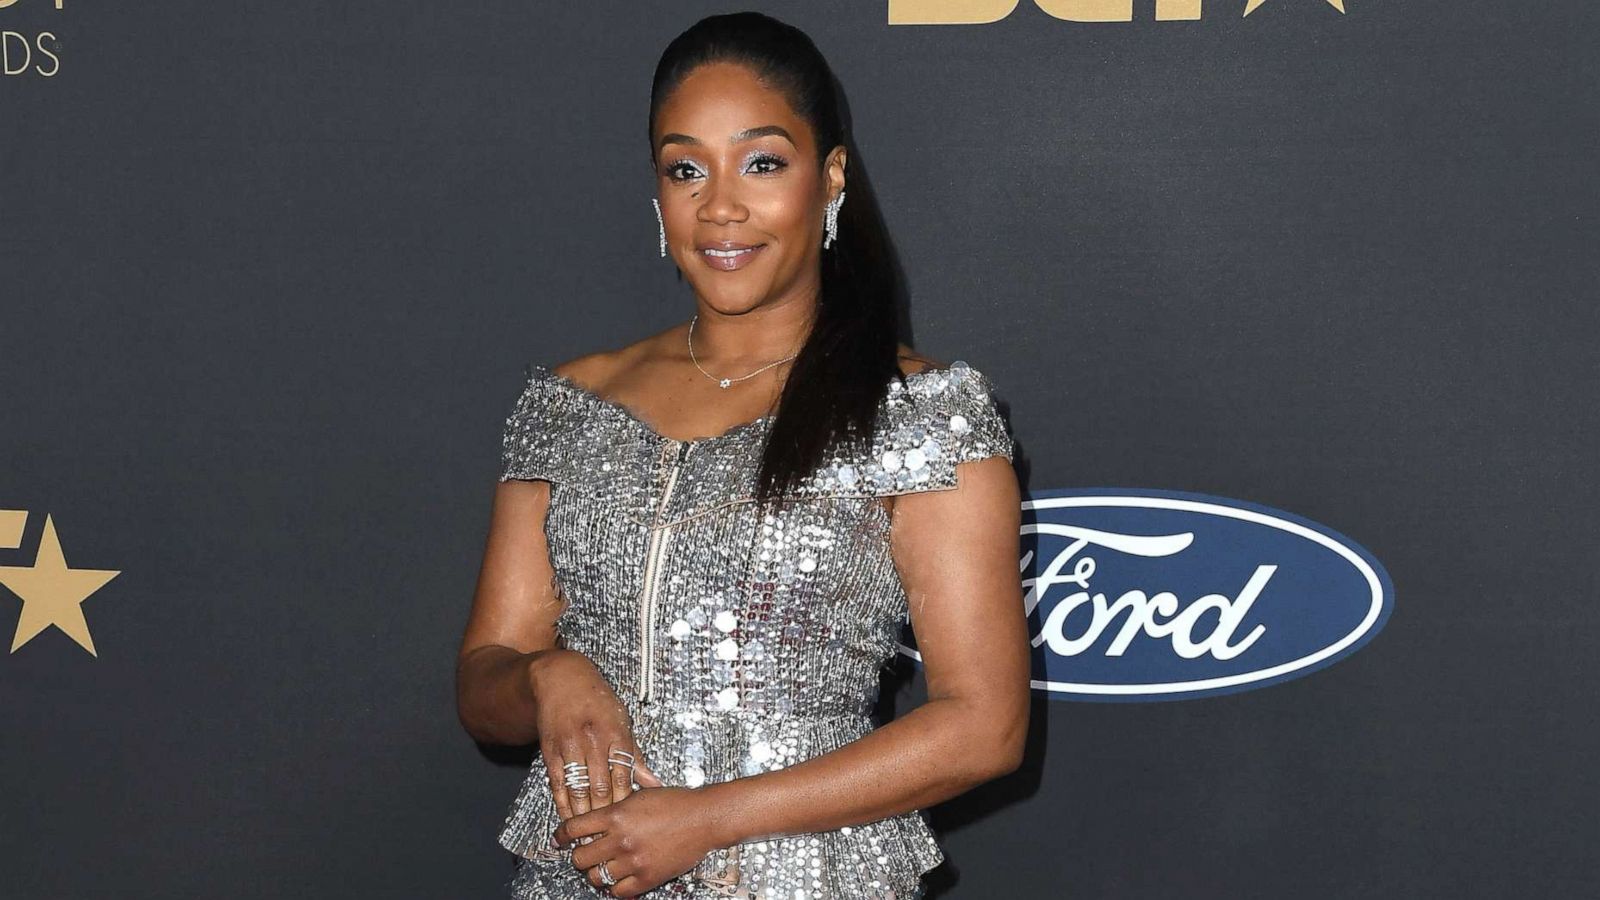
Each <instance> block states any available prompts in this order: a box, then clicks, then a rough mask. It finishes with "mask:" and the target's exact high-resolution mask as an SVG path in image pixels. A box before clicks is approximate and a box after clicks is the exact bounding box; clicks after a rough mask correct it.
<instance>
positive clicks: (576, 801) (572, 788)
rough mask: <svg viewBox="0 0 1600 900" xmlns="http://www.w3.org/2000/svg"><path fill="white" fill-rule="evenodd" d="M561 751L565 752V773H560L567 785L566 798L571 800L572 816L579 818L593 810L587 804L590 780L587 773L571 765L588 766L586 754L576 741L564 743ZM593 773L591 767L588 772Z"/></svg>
mask: <svg viewBox="0 0 1600 900" xmlns="http://www.w3.org/2000/svg"><path fill="white" fill-rule="evenodd" d="M562 750H564V751H565V755H566V763H565V771H563V772H562V773H561V778H562V782H563V783H564V784H566V785H567V797H568V798H570V799H571V800H572V814H573V815H575V816H581V815H583V814H584V813H586V812H588V811H589V810H590V809H593V808H594V807H593V806H592V805H591V804H590V802H589V784H588V782H589V781H590V780H591V779H589V777H588V772H585V771H584V770H583V769H580V768H576V767H574V766H573V765H572V764H573V763H574V762H576V763H581V764H583V765H588V754H587V752H586V751H585V749H584V747H583V745H582V744H580V743H578V742H577V741H576V740H574V741H570V742H564V743H563V744H562ZM593 771H594V769H593V767H591V768H590V769H589V772H593ZM569 777H570V778H571V779H572V780H571V781H570V782H568V781H567V779H568V778H569Z"/></svg>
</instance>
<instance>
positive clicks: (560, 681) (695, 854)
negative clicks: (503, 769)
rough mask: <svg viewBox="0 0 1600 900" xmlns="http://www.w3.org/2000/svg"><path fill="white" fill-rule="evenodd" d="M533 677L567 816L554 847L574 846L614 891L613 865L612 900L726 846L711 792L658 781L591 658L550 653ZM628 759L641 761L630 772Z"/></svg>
mask: <svg viewBox="0 0 1600 900" xmlns="http://www.w3.org/2000/svg"><path fill="white" fill-rule="evenodd" d="M529 678H530V686H531V688H532V690H533V693H534V696H535V697H536V698H537V708H538V710H539V721H538V729H539V735H540V745H541V754H542V756H543V758H544V762H545V768H546V770H547V772H548V775H549V779H550V790H551V793H552V796H553V798H554V801H555V806H556V811H557V813H558V814H559V815H560V816H561V819H562V823H561V825H560V826H559V827H558V828H557V829H556V832H555V835H554V840H555V842H556V843H557V845H558V846H568V845H572V846H573V855H572V861H573V864H574V865H575V866H576V867H577V868H578V869H579V870H581V871H583V872H585V874H586V876H587V877H588V879H589V883H590V884H593V885H594V886H596V887H598V888H605V886H606V885H605V879H604V878H602V877H601V873H600V864H601V863H604V864H605V868H606V871H607V872H609V873H610V875H611V877H612V878H614V879H616V883H615V884H614V885H611V886H610V891H611V893H612V895H614V896H617V897H634V896H637V895H639V894H641V893H644V892H645V891H647V890H650V889H651V888H654V887H657V886H659V885H661V884H663V883H665V882H666V881H668V880H669V879H672V878H675V877H677V876H679V875H681V874H683V873H684V872H687V871H689V870H690V869H692V868H694V866H695V865H697V864H698V863H699V862H700V860H702V859H703V858H705V856H706V854H708V853H710V852H711V851H712V850H714V849H717V847H716V844H715V838H714V837H713V836H712V835H713V833H714V829H713V827H712V826H713V823H714V821H715V814H714V811H713V810H712V809H711V804H710V802H709V801H708V800H707V799H706V794H705V793H704V791H702V790H698V789H695V788H688V787H678V786H672V785H666V784H664V783H663V782H662V781H661V779H660V778H659V777H657V776H656V774H655V772H654V771H652V770H651V769H650V766H649V764H648V763H647V762H646V760H645V759H644V754H643V751H642V750H640V748H639V746H638V744H637V742H636V741H635V740H634V737H633V722H632V721H631V719H630V718H629V716H628V710H627V709H626V707H625V706H624V705H623V704H622V702H621V701H620V700H619V699H618V698H617V695H616V693H615V691H614V690H613V689H612V687H611V684H610V683H609V682H608V681H607V679H606V678H605V676H604V675H603V674H602V673H601V672H600V671H599V669H598V668H596V667H595V665H594V663H593V662H592V661H590V660H589V659H588V658H587V657H585V656H583V655H582V654H579V653H575V652H572V651H568V650H551V651H548V652H545V653H542V654H540V656H539V658H538V660H537V661H536V663H534V664H533V665H531V666H530V668H529ZM623 759H628V760H631V761H632V762H633V766H632V768H631V769H630V768H629V767H628V766H626V765H623V764H619V762H618V760H623ZM569 765H570V767H571V768H572V769H573V770H574V771H573V772H572V773H571V774H570V775H569V773H568V768H569ZM569 777H570V778H571V782H570V783H569V780H568V779H569ZM635 783H637V787H636V786H635ZM579 838H583V839H586V840H587V841H588V843H579V842H578V839H579Z"/></svg>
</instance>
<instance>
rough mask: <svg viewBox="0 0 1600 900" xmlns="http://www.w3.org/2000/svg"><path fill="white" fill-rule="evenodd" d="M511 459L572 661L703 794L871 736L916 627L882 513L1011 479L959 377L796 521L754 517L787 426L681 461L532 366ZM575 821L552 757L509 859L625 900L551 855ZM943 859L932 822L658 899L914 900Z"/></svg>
mask: <svg viewBox="0 0 1600 900" xmlns="http://www.w3.org/2000/svg"><path fill="white" fill-rule="evenodd" d="M525 374H526V381H525V384H524V386H523V388H522V392H521V394H520V396H519V397H518V398H517V400H516V403H515V406H514V408H513V410H512V413H511V415H510V416H509V417H508V418H507V420H506V429H505V433H504V437H503V441H502V459H501V463H502V465H501V474H500V479H501V480H502V481H505V480H510V479H541V480H545V481H548V482H550V485H551V488H550V505H549V512H548V515H547V518H546V521H545V536H546V539H547V545H548V547H549V550H550V561H551V564H552V566H553V567H554V569H555V572H556V576H557V580H558V581H559V583H560V586H561V590H562V593H563V594H564V595H565V597H566V598H567V600H568V602H567V604H566V606H565V608H564V609H563V610H562V612H561V614H560V616H559V617H558V618H557V619H556V627H557V629H558V630H559V632H560V633H561V635H562V639H563V642H564V644H565V646H567V647H568V648H570V649H573V650H577V651H578V652H580V653H583V654H584V655H586V656H588V657H589V658H590V659H591V660H593V661H594V662H595V665H596V666H597V667H598V668H599V669H600V670H601V672H602V673H604V675H605V676H606V678H607V679H608V681H609V682H610V683H611V685H612V687H613V688H614V689H615V690H616V691H617V694H618V696H619V697H620V698H621V699H622V701H623V703H624V704H625V706H626V707H627V709H628V712H629V714H630V716H631V718H632V720H633V723H634V736H635V739H636V740H637V741H638V744H639V748H640V751H641V752H642V753H643V755H644V757H645V759H646V760H647V761H648V762H649V763H650V765H651V767H652V768H653V769H654V770H655V771H656V772H657V773H658V774H660V775H661V777H662V779H663V780H664V781H667V782H668V783H669V784H670V783H678V784H683V785H687V786H690V787H698V786H701V785H703V784H708V783H717V782H722V781H727V780H729V779H732V778H738V777H743V776H748V775H755V774H759V773H760V772H764V771H772V770H775V769H780V768H784V767H786V766H789V765H793V764H794V763H796V762H799V761H801V760H805V759H809V758H811V757H814V756H818V755H821V754H823V753H827V752H829V751H831V750H834V749H836V748H838V747H841V746H843V745H845V744H848V743H850V742H851V741H854V740H858V739H859V738H861V737H863V736H864V735H866V734H868V733H869V732H870V731H871V730H872V729H873V727H874V723H873V721H872V719H871V717H870V714H869V713H870V710H871V709H872V706H873V703H874V702H875V701H876V699H877V696H878V685H879V681H878V678H879V670H880V669H881V668H882V667H883V665H885V664H886V663H887V662H888V661H889V659H890V658H891V657H892V656H893V655H894V653H895V650H896V641H897V638H898V637H899V631H900V628H901V627H902V626H903V625H904V623H905V622H907V621H909V610H908V605H907V599H906V595H905V590H904V586H903V585H902V584H901V582H900V579H899V576H898V573H897V570H896V569H895V566H894V561H893V558H892V556H891V555H890V552H889V533H890V521H889V518H888V515H887V513H886V511H885V510H884V507H883V504H882V503H881V502H880V501H879V499H878V498H881V497H883V496H887V495H892V494H899V493H909V492H913V491H925V490H945V489H950V488H954V487H956V485H957V466H958V465H959V464H960V463H962V462H966V461H968V460H976V459H983V458H985V457H989V456H996V455H999V456H1004V457H1005V458H1007V459H1011V458H1012V453H1013V444H1012V441H1011V438H1010V436H1009V434H1008V433H1007V431H1006V429H1005V425H1004V422H1003V420H1002V419H1001V417H1000V415H999V413H998V410H997V408H996V406H995V404H994V400H993V396H992V393H991V386H990V384H989V381H988V379H987V378H986V377H985V376H984V375H983V374H982V373H980V372H979V371H978V370H977V369H974V368H972V367H970V366H968V365H967V364H965V363H962V362H959V361H958V362H955V363H952V364H951V365H950V366H949V367H948V368H946V369H928V370H924V371H922V372H918V373H916V374H913V375H910V376H907V378H906V380H905V383H904V385H902V384H901V383H900V382H899V380H891V381H890V383H889V391H888V395H887V396H886V397H885V398H884V400H883V403H882V405H881V407H880V410H879V418H878V422H877V427H876V431H875V434H874V437H873V441H872V446H870V447H866V448H858V449H857V450H856V451H854V452H848V453H847V452H842V451H841V452H838V453H835V454H833V455H831V456H830V457H829V458H828V459H826V460H825V461H824V462H823V463H822V465H820V466H818V468H817V469H816V470H815V471H814V472H812V473H811V475H810V476H809V477H808V478H807V479H806V480H805V481H804V483H803V484H802V485H801V487H800V488H799V490H798V491H796V496H797V497H798V498H799V501H800V502H797V503H793V504H790V505H788V506H786V507H784V508H783V509H782V512H779V513H771V512H768V513H758V512H757V509H758V507H757V506H756V504H755V503H754V502H753V501H754V495H755V491H754V488H755V476H756V471H757V467H758V466H759V463H760V453H761V449H762V446H763V441H764V440H765V437H766V434H767V430H768V426H769V425H770V424H771V421H770V419H769V418H762V419H757V420H755V421H752V422H748V423H745V424H744V425H740V426H736V427H734V428H732V429H730V430H728V431H727V432H724V433H723V434H721V435H718V436H716V437H711V438H705V439H701V440H695V441H675V440H672V439H669V438H666V437H664V436H662V435H660V434H658V433H656V432H655V431H654V430H652V429H651V428H650V427H649V426H648V425H647V424H646V423H645V422H643V421H642V420H640V419H638V418H637V417H635V416H634V415H633V414H632V413H630V412H629V411H628V410H627V409H626V408H624V407H622V406H620V405H618V404H616V403H614V402H612V401H609V400H605V399H603V398H601V397H600V396H598V395H596V394H594V393H592V392H590V391H589V390H587V389H585V388H583V387H581V386H579V385H578V384H577V383H576V382H573V381H571V380H570V379H567V378H564V377H562V376H559V375H556V374H555V373H554V372H553V371H552V370H550V369H548V368H546V367H544V366H542V365H538V364H530V365H529V366H528V368H527V371H526V373H525ZM559 824H560V817H559V814H558V813H557V811H556V809H555V805H554V803H553V801H552V800H551V797H550V790H549V781H548V778H547V776H546V773H545V769H544V763H543V759H542V757H541V756H539V755H538V754H535V756H534V760H533V764H532V766H531V767H530V769H529V771H528V773H527V775H526V777H525V778H524V780H523V783H522V786H521V789H520V791H519V793H518V795H517V797H516V799H515V801H514V802H513V804H512V805H511V809H510V811H509V814H508V815H507V817H506V820H505V825H504V828H503V829H502V830H501V832H500V836H499V841H500V843H501V845H502V846H504V847H505V848H506V849H507V850H510V851H511V852H513V853H515V854H517V855H518V856H520V857H522V859H521V860H520V861H519V863H518V869H517V872H516V875H515V877H514V879H513V883H512V885H511V887H512V893H513V896H515V897H517V898H520V900H577V898H596V897H604V896H607V895H605V894H603V893H601V892H600V891H599V890H598V889H596V888H594V887H592V886H590V884H589V883H588V881H587V879H586V878H585V876H584V873H582V872H579V871H577V870H576V869H574V868H573V866H572V862H571V849H570V848H552V847H549V846H548V841H549V838H550V836H551V834H552V833H553V832H554V830H555V828H556V826H557V825H559ZM943 859H944V854H943V852H942V851H941V849H940V847H939V844H938V842H937V841H936V839H935V837H934V835H933V832H932V830H931V829H930V828H929V827H928V823H927V821H926V818H925V816H924V815H923V813H922V812H921V811H920V810H917V811H913V812H909V813H903V814H900V815H896V816H890V817H888V818H884V819H880V820H878V821H875V822H871V823H867V824H863V825H856V826H850V827H845V828H840V829H838V830H835V831H827V832H820V833H808V834H793V835H782V836H776V837H774V836H768V837H767V838H765V839H763V840H759V841H749V842H746V843H742V844H737V845H735V846H733V847H729V848H724V849H720V850H718V851H715V852H713V853H711V854H709V855H708V856H707V857H706V858H705V859H704V860H703V861H702V862H701V863H700V864H699V865H697V866H696V867H695V868H694V869H692V870H691V871H689V872H687V873H685V874H684V875H683V876H680V877H679V878H677V879H674V880H672V881H669V882H667V883H666V884H663V885H661V886H660V887H658V888H655V889H653V890H651V891H649V892H647V893H646V894H644V895H642V896H644V897H646V898H649V900H657V898H663V897H690V898H711V897H743V898H751V900H773V898H784V900H788V898H796V897H806V898H813V900H867V898H872V900H886V898H893V900H912V898H914V897H917V896H920V893H921V880H920V876H921V874H922V873H923V872H926V871H927V870H929V869H931V868H933V867H934V866H936V865H938V864H939V863H940V862H941V861H943Z"/></svg>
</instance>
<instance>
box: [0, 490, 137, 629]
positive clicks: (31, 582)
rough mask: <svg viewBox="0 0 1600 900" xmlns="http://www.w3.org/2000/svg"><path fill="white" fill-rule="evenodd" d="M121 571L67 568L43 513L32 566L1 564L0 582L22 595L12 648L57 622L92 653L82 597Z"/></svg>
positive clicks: (54, 527) (84, 598)
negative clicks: (40, 531) (41, 534)
mask: <svg viewBox="0 0 1600 900" xmlns="http://www.w3.org/2000/svg"><path fill="white" fill-rule="evenodd" d="M120 574H122V573H121V572H120V571H111V570H109V569H69V568H67V559H66V557H65V556H64V555H62V553H61V540H60V539H59V538H57V537H56V524H55V522H54V521H53V520H52V519H51V518H50V516H49V515H46V516H45V517H44V535H43V536H42V537H40V538H39V555H38V557H36V558H35V559H34V561H33V565H32V566H0V584H3V585H5V586H6V587H7V588H10V590H11V592H12V593H14V594H16V595H17V596H18V597H21V598H22V616H21V618H20V619H18V620H17V635H16V637H15V638H13V639H12V641H11V652H12V653H15V652H17V649H18V648H20V647H21V646H22V645H23V644H26V643H27V642H29V641H31V640H33V639H34V638H35V637H36V636H38V634H39V632H41V631H43V630H45V629H46V628H49V627H50V626H51V625H54V626H56V627H57V628H59V629H61V630H62V631H64V632H66V633H67V636H68V637H70V638H72V639H73V640H75V641H77V642H78V644H79V645H80V646H81V647H83V649H85V650H87V651H89V653H90V654H92V655H94V656H99V655H100V654H98V653H95V651H94V639H93V638H91V637H89V623H88V621H86V620H85V619H84V618H83V601H85V600H87V599H89V595H90V594H93V593H94V592H95V591H98V590H100V588H102V587H104V586H105V584H106V582H108V581H110V580H111V579H113V578H115V577H117V576H118V575H120Z"/></svg>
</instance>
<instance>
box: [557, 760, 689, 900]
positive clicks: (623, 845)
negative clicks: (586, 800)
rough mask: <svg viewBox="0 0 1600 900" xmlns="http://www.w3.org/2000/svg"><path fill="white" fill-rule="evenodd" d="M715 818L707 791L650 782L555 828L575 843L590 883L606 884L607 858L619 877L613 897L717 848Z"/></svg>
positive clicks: (578, 863) (681, 869)
mask: <svg viewBox="0 0 1600 900" xmlns="http://www.w3.org/2000/svg"><path fill="white" fill-rule="evenodd" d="M713 820H714V815H713V811H712V810H711V809H710V804H709V803H708V802H707V801H706V795H705V793H704V792H703V791H699V790H696V789H694V788H688V787H678V786H675V785H667V786H661V787H648V786H647V787H644V788H642V789H641V790H638V791H635V792H633V793H631V794H629V795H628V796H627V797H625V798H623V799H622V800H619V801H617V802H615V803H612V804H610V805H608V806H602V807H600V808H598V809H594V810H591V811H589V812H586V813H580V814H578V815H576V816H573V817H572V818H570V819H567V820H566V821H564V822H562V823H561V825H560V826H559V827H558V828H556V831H555V841H556V844H557V845H558V846H562V847H566V846H571V847H572V864H573V865H574V866H575V867H576V868H578V869H579V870H581V871H583V872H585V873H586V874H587V876H588V878H589V883H590V884H592V885H594V886H595V887H598V888H601V889H602V890H603V889H605V887H604V886H605V881H604V880H603V879H602V878H601V876H600V868H599V867H600V864H601V863H605V866H606V871H608V872H609V873H610V874H611V877H612V878H614V879H616V884H614V885H612V886H611V888H610V891H611V894H612V896H615V897H636V896H638V895H639V894H642V893H644V892H645V891H648V890H650V889H651V888H655V887H658V886H660V885H662V884H664V883H666V882H667V881H669V880H671V879H673V878H676V877H677V876H679V875H682V874H683V873H685V872H687V871H689V870H690V869H692V868H694V867H695V866H696V865H697V864H699V862H700V861H701V860H702V859H704V858H705V856H706V854H708V853H710V852H711V851H713V850H715V849H717V844H716V842H715V841H713V840H712V839H711V838H710V835H711V832H712V823H713ZM584 838H588V839H589V841H588V843H584V842H583V841H582V840H581V839H584Z"/></svg>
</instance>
